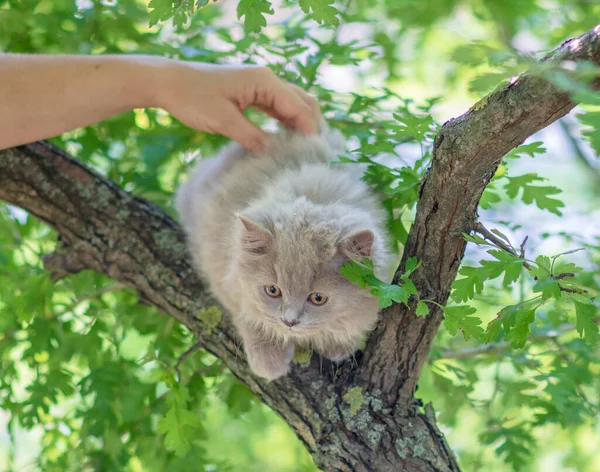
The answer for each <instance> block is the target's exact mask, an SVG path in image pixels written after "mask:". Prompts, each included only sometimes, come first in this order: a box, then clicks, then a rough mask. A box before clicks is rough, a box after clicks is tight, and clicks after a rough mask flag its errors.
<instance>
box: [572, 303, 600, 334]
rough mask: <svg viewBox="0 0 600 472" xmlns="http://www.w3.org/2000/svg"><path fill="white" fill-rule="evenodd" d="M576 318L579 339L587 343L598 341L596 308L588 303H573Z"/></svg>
mask: <svg viewBox="0 0 600 472" xmlns="http://www.w3.org/2000/svg"><path fill="white" fill-rule="evenodd" d="M574 304H575V313H576V316H577V322H576V328H577V332H578V333H579V335H580V336H581V337H584V338H585V339H586V340H587V341H590V342H597V341H598V325H597V324H596V322H597V321H598V308H596V306H595V305H593V304H592V303H591V301H590V303H580V302H574Z"/></svg>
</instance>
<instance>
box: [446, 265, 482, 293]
mask: <svg viewBox="0 0 600 472" xmlns="http://www.w3.org/2000/svg"><path fill="white" fill-rule="evenodd" d="M458 273H459V274H460V275H463V276H464V277H463V278H461V279H457V280H455V281H454V283H453V284H452V288H453V292H452V298H454V300H456V301H457V302H466V301H467V300H471V299H472V298H473V297H475V294H476V293H481V291H482V290H483V282H484V281H485V280H486V278H487V277H486V275H485V272H484V271H482V270H481V268H476V267H468V266H467V267H461V268H460V270H459V271H458Z"/></svg>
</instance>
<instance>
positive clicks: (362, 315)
mask: <svg viewBox="0 0 600 472" xmlns="http://www.w3.org/2000/svg"><path fill="white" fill-rule="evenodd" d="M343 147H344V143H343V139H342V138H341V135H339V134H335V133H332V132H330V131H328V130H327V129H324V130H323V131H322V132H321V134H320V135H319V136H310V137H306V136H300V135H298V134H295V133H292V132H287V131H285V132H281V133H279V134H278V135H276V136H275V137H274V139H273V143H272V144H271V146H270V148H269V149H268V151H267V152H266V153H265V155H260V156H257V155H251V154H250V153H249V152H248V151H246V150H245V149H243V148H242V147H241V146H239V145H237V144H233V145H230V146H229V147H227V148H226V149H225V150H224V151H223V152H222V153H221V155H220V156H218V157H216V158H212V159H204V160H202V161H200V162H199V163H198V165H197V167H196V168H195V169H194V171H193V172H192V173H191V175H190V178H189V180H188V181H187V182H186V183H184V184H183V185H182V187H181V188H180V189H179V191H178V195H177V201H176V206H177V209H178V211H179V213H180V215H181V218H182V221H183V224H184V227H185V230H186V233H187V236H188V244H189V247H190V251H191V254H192V256H193V259H194V263H195V265H196V267H197V269H198V270H199V271H200V272H201V274H202V275H203V276H204V277H205V278H206V279H207V280H208V281H209V282H210V286H211V289H212V290H213V291H214V293H215V294H216V296H217V297H218V299H219V300H220V301H221V303H223V305H224V306H225V307H226V308H227V309H228V310H229V311H230V312H231V314H232V316H233V321H234V324H235V326H236V327H237V330H238V332H239V334H240V336H241V338H242V341H243V343H244V348H245V351H246V354H247V357H248V362H249V364H250V367H251V368H252V370H253V371H254V372H255V373H256V374H258V375H260V376H261V377H265V378H267V379H275V378H277V377H279V376H282V375H285V374H286V373H287V372H288V371H289V368H290V362H291V360H292V357H293V354H294V345H295V344H303V345H311V346H312V347H313V348H314V349H316V350H317V351H319V352H320V353H321V354H322V355H323V356H324V357H326V358H329V359H332V360H341V359H344V358H346V357H348V356H349V355H351V354H352V353H353V352H354V351H355V350H356V349H357V348H358V345H359V343H360V342H361V340H362V338H363V336H364V334H365V333H366V332H368V331H369V330H370V329H372V328H373V326H374V324H375V322H376V320H377V313H378V302H377V299H376V298H375V297H374V296H372V295H371V294H370V293H369V292H368V291H367V290H360V289H358V288H357V287H356V286H355V285H353V284H352V283H350V282H349V281H348V280H347V279H346V278H345V277H344V276H343V275H342V274H341V273H340V272H339V271H338V269H339V267H340V266H341V265H343V264H344V263H345V262H346V261H347V260H349V259H353V260H362V259H363V258H364V257H370V258H371V259H372V260H373V262H374V265H375V273H376V274H377V275H378V276H379V277H380V278H383V279H387V280H389V278H390V277H389V269H390V267H389V261H390V260H391V258H390V257H388V254H387V251H386V248H387V244H388V241H387V240H386V236H385V235H386V230H385V215H384V213H383V211H382V209H381V205H380V204H379V202H378V201H377V199H376V197H375V196H374V195H373V194H372V192H371V191H370V189H369V188H368V186H367V185H366V184H365V183H364V182H362V181H361V180H360V177H361V175H362V169H361V168H360V166H358V165H356V164H333V165H329V164H328V161H330V160H331V159H334V158H335V157H336V156H337V155H338V154H339V153H341V152H343ZM271 285H277V286H278V287H279V288H280V290H281V296H280V297H279V298H271V297H269V295H268V294H267V293H266V291H265V287H269V286H271ZM315 292H317V293H320V294H322V295H324V296H327V297H328V300H327V302H326V303H325V304H323V305H320V306H316V305H314V304H312V303H311V302H310V301H309V295H310V294H311V293H315ZM284 321H287V322H288V324H293V323H294V322H297V324H296V325H295V326H293V327H290V326H288V325H286V324H284Z"/></svg>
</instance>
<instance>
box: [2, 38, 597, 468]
mask: <svg viewBox="0 0 600 472" xmlns="http://www.w3.org/2000/svg"><path fill="white" fill-rule="evenodd" d="M574 41H577V43H576V44H577V48H575V47H573V44H575V42H574ZM550 58H560V59H587V60H591V61H594V62H596V63H599V62H600V38H599V37H598V34H597V33H596V32H590V33H588V34H586V35H583V36H582V37H580V38H578V39H577V40H571V41H570V42H567V43H564V44H563V45H562V46H561V47H559V48H558V49H557V50H556V51H555V52H554V53H553V54H552V55H550V56H549V59H550ZM573 106H574V104H573V102H572V101H571V100H570V99H569V97H568V96H567V95H565V94H564V93H560V92H559V91H557V90H556V89H555V88H554V87H553V86H552V85H551V84H549V83H548V82H546V81H544V80H542V79H540V78H538V77H533V76H531V77H529V76H525V77H522V78H520V79H519V81H518V82H516V83H514V84H512V85H509V86H506V87H505V88H503V89H501V90H498V91H496V92H494V93H493V94H491V95H490V96H489V97H487V98H486V99H485V100H483V101H481V102H480V104H478V105H477V106H475V107H474V108H473V109H471V110H470V111H469V112H467V113H466V114H464V115H463V116H461V117H459V118H457V119H454V120H451V121H449V122H448V123H446V124H445V125H444V127H443V128H442V129H441V131H440V133H439V134H438V136H437V138H436V140H435V149H434V160H433V164H432V167H431V169H430V170H429V173H428V174H427V176H426V178H425V179H424V181H423V184H422V187H421V198H420V201H419V204H418V207H417V213H416V220H415V223H414V224H413V226H412V228H411V231H410V234H409V237H408V241H407V244H406V248H405V253H404V256H403V263H402V265H401V267H402V266H403V265H404V263H405V261H406V260H407V258H408V257H411V256H416V257H418V258H419V259H420V260H421V261H422V262H423V263H422V265H421V267H420V269H419V270H418V271H417V272H416V273H415V274H414V276H413V281H414V282H415V284H416V286H417V288H418V289H419V290H420V293H421V296H422V298H427V299H430V300H434V301H436V302H438V303H440V304H443V303H445V301H446V300H447V298H448V295H449V291H450V285H451V283H452V281H453V280H454V277H455V276H456V272H457V269H458V266H459V263H460V260H461V259H462V256H463V252H464V247H465V242H464V240H463V238H462V237H461V234H462V233H463V232H466V231H468V230H470V228H472V226H473V223H474V221H475V215H476V208H477V204H478V202H479V199H480V197H481V193H482V192H483V190H484V188H485V186H486V185H487V183H488V182H489V180H490V179H491V177H492V176H493V174H494V172H495V170H496V168H497V166H498V164H499V163H500V161H501V159H502V157H503V156H504V154H505V153H506V152H508V151H509V150H510V149H512V148H513V147H515V146H517V145H518V144H520V143H521V142H523V140H524V139H525V138H527V137H528V136H529V135H531V134H532V133H534V132H536V131H538V130H539V129H541V128H543V127H545V126H547V125H548V124H550V123H552V122H553V121H555V120H556V119H558V118H559V117H560V116H563V115H564V114H566V113H567V112H568V111H569V110H570V109H571V108H573ZM0 199H3V200H5V201H7V202H9V203H12V204H14V205H17V206H20V207H22V208H24V209H26V210H27V211H29V212H30V213H31V214H32V215H34V216H36V217H37V218H39V219H41V220H43V221H45V222H47V223H48V224H50V225H51V226H53V227H54V228H55V229H56V230H57V231H58V233H59V234H60V237H61V242H60V243H59V244H60V245H59V247H58V249H57V253H56V255H54V256H52V257H50V258H49V259H48V261H47V264H48V268H49V269H51V270H53V271H54V275H55V276H56V277H61V276H65V275H66V274H68V273H69V272H76V271H79V270H82V269H92V270H95V271H98V272H101V273H103V274H106V275H108V276H110V277H112V278H114V279H115V280H118V281H119V282H121V283H124V284H126V285H128V286H130V287H132V288H134V289H135V290H136V291H137V292H138V293H139V294H140V297H141V298H142V299H143V300H144V301H145V302H146V303H149V304H152V305H154V306H155V307H157V308H158V309H159V310H160V311H161V312H163V313H166V314H168V315H170V316H172V317H174V318H175V319H177V320H178V321H179V322H181V323H183V324H185V325H186V326H187V327H188V328H189V329H191V330H192V331H193V332H194V333H195V335H196V337H197V340H198V342H199V344H200V345H201V346H202V347H204V348H205V349H207V350H208V351H210V352H212V353H213V354H215V355H216V356H218V357H220V358H221V359H222V360H223V361H224V362H225V363H226V364H227V365H228V366H229V367H230V368H231V370H232V371H233V373H234V374H235V375H236V376H237V377H238V378H240V379H241V380H242V381H243V382H244V383H245V384H246V385H248V387H249V388H250V389H251V390H252V391H253V392H254V393H255V394H256V395H258V396H259V397H260V398H261V399H262V400H263V401H264V402H265V403H267V404H268V405H270V406H271V407H273V409H274V410H276V411H277V412H278V413H279V414H280V415H281V416H282V417H283V418H284V419H285V420H286V421H287V422H288V423H289V424H290V426H291V427H292V428H293V429H294V430H295V431H296V433H297V434H298V436H299V437H300V439H301V440H302V441H303V442H304V443H305V444H306V446H307V448H308V449H309V451H310V452H311V454H312V455H313V457H314V459H315V462H316V463H317V464H318V465H319V466H320V467H322V468H324V469H326V470H328V471H329V470H331V471H333V470H335V471H338V470H341V471H371V472H375V471H377V472H379V471H394V472H397V471H399V470H403V471H417V470H420V471H423V472H427V471H454V470H458V465H457V463H456V460H455V458H454V457H453V455H452V453H451V451H450V450H449V448H448V447H447V446H446V444H445V441H444V440H443V438H442V437H441V434H440V432H439V430H438V429H437V427H436V425H435V417H434V415H433V413H432V410H431V409H427V410H426V411H425V412H423V413H419V412H418V404H416V403H414V400H413V393H414V390H415V386H416V383H417V381H418V377H419V374H420V371H421V367H422V365H423V363H424V362H425V360H426V358H427V355H428V352H429V347H430V345H431V342H432V339H433V337H434V335H435V333H436V331H437V329H438V327H439V324H440V322H441V319H442V313H441V312H440V310H437V309H434V310H432V312H431V314H430V315H429V316H428V317H425V318H416V317H415V316H414V307H412V309H411V310H408V309H405V308H404V307H403V306H400V305H396V306H393V307H391V308H390V309H388V310H386V311H385V312H384V313H383V316H382V321H381V322H380V324H379V326H378V328H377V329H376V331H375V333H374V334H373V335H372V336H371V340H370V342H369V344H368V346H367V349H366V351H365V353H364V356H362V357H361V356H358V357H357V359H356V364H358V366H357V367H355V366H354V363H346V364H343V365H342V366H341V367H340V368H337V369H336V370H334V369H332V368H331V366H330V365H329V364H327V362H325V361H324V362H323V363H321V362H320V359H318V358H317V356H313V359H312V360H311V363H310V364H309V365H308V366H297V367H295V368H294V369H293V371H292V373H291V374H290V375H289V376H287V377H285V378H282V379H279V380H277V381H275V382H272V383H270V384H269V383H267V382H265V381H263V380H262V379H259V378H257V377H256V376H254V375H253V374H252V373H251V372H250V371H249V369H248V367H247V365H246V363H245V361H244V360H243V356H241V355H240V352H241V351H240V349H239V343H238V341H237V340H236V338H235V336H234V333H233V330H232V327H231V324H230V322H229V321H228V318H227V317H223V318H222V319H221V320H220V322H219V323H215V313H217V312H219V313H220V310H222V309H221V307H220V306H219V304H218V303H217V302H216V300H215V299H214V298H213V297H212V295H211V294H210V293H208V291H207V290H206V288H205V286H204V285H203V284H202V283H201V281H200V280H199V279H198V278H197V277H196V275H195V274H194V272H193V271H192V268H191V265H190V264H189V257H188V256H187V254H186V250H185V245H184V236H183V233H182V232H181V230H180V228H179V226H178V225H177V223H175V221H173V220H172V219H171V218H170V217H169V216H167V215H166V214H165V213H164V212H163V211H161V210H160V209H158V208H157V207H156V206H154V205H153V204H151V203H149V202H147V201H145V200H143V199H140V198H137V197H135V196H132V195H130V194H128V193H127V192H125V191H123V190H122V189H120V188H119V187H118V186H116V185H115V184H114V183H112V182H110V181H108V180H106V179H104V178H102V177H101V176H99V175H97V174H96V173H94V172H92V171H91V170H89V169H87V168H86V167H84V166H83V165H82V164H81V163H79V162H78V161H77V160H75V159H73V158H71V157H69V156H68V155H67V154H65V153H64V152H63V151H61V150H59V149H57V148H55V147H54V146H51V145H49V144H47V143H34V144H30V145H26V146H21V147H18V148H13V149H8V150H5V151H0ZM217 310H218V311H217ZM333 372H335V375H334V374H333Z"/></svg>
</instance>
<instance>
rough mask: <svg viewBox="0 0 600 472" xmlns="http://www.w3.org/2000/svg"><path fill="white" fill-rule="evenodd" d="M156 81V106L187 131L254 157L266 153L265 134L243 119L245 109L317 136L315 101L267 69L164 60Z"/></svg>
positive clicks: (317, 114) (318, 119)
mask: <svg viewBox="0 0 600 472" xmlns="http://www.w3.org/2000/svg"><path fill="white" fill-rule="evenodd" d="M156 77H157V78H158V81H157V83H156V86H155V90H156V94H157V95H156V101H157V106H159V107H161V108H164V109H166V110H167V111H168V112H169V113H171V114H172V115H173V116H174V117H175V118H177V119H178V120H180V121H181V122H182V123H184V124H185V125H187V126H189V127H191V128H195V129H198V130H202V131H208V132H209V133H219V134H223V135H225V136H227V137H229V138H231V139H233V140H235V141H237V142H239V143H240V144H242V145H243V146H244V147H246V148H247V149H249V150H250V151H253V152H257V153H259V152H261V151H263V150H264V149H265V146H266V144H267V141H268V134H267V133H265V132H264V131H263V130H261V129H260V128H259V127H258V126H256V125H254V124H253V123H251V122H250V121H249V120H248V119H247V118H246V117H244V115H243V111H244V110H245V109H246V108H248V107H252V108H256V109H258V110H261V111H262V112H264V113H266V114H268V115H270V116H272V117H273V118H276V119H277V120H279V121H280V122H281V123H282V124H283V125H284V126H285V127H288V128H294V129H297V130H298V131H300V132H302V133H305V134H312V133H316V132H317V128H318V125H319V122H320V120H321V112H320V109H319V105H318V104H317V102H316V100H315V99H314V98H312V97H311V96H309V95H308V94H307V93H306V92H304V90H302V89H301V88H300V87H298V86H296V85H293V84H290V83H288V82H285V81H284V80H282V79H280V78H278V77H277V76H276V75H275V74H274V73H273V72H272V71H271V70H270V69H269V68H267V67H257V66H227V65H215V64H202V63H195V62H184V61H173V60H168V62H167V63H166V64H165V66H164V67H162V68H161V69H160V71H159V72H158V73H157V75H156Z"/></svg>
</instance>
